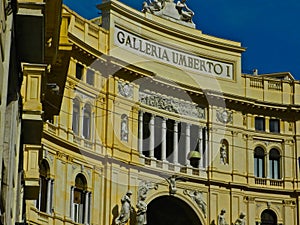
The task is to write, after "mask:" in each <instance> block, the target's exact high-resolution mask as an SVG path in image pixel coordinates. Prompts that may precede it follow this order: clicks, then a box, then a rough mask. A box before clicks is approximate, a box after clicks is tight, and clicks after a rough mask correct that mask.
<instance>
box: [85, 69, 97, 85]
mask: <svg viewBox="0 0 300 225" xmlns="http://www.w3.org/2000/svg"><path fill="white" fill-rule="evenodd" d="M94 77H95V75H94V71H93V70H90V69H89V70H87V72H86V82H87V83H88V84H90V85H94V79H95V78H94Z"/></svg>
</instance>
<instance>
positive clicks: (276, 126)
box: [270, 119, 280, 133]
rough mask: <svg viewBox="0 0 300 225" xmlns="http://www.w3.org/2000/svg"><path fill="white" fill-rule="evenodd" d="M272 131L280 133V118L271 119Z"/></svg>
mask: <svg viewBox="0 0 300 225" xmlns="http://www.w3.org/2000/svg"><path fill="white" fill-rule="evenodd" d="M270 132H272V133H280V121H279V119H270Z"/></svg>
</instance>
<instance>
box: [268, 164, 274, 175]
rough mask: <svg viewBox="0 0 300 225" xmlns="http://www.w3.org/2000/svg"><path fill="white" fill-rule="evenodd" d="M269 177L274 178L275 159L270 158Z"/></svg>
mask: <svg viewBox="0 0 300 225" xmlns="http://www.w3.org/2000/svg"><path fill="white" fill-rule="evenodd" d="M269 177H270V178H272V179H273V178H274V165H273V160H269Z"/></svg>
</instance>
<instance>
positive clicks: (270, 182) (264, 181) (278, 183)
mask: <svg viewBox="0 0 300 225" xmlns="http://www.w3.org/2000/svg"><path fill="white" fill-rule="evenodd" d="M283 183H284V182H283V180H281V179H280V180H279V179H269V178H259V177H256V178H255V184H257V185H261V186H275V187H283Z"/></svg>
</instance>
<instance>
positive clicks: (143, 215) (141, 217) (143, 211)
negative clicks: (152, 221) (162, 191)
mask: <svg viewBox="0 0 300 225" xmlns="http://www.w3.org/2000/svg"><path fill="white" fill-rule="evenodd" d="M157 188H158V185H157V184H153V183H150V182H146V181H143V182H141V184H140V185H139V190H138V203H137V205H136V207H137V213H136V222H137V225H145V224H147V204H146V203H145V202H144V200H145V199H146V197H147V196H146V195H147V193H148V191H149V190H150V189H155V190H157Z"/></svg>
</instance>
